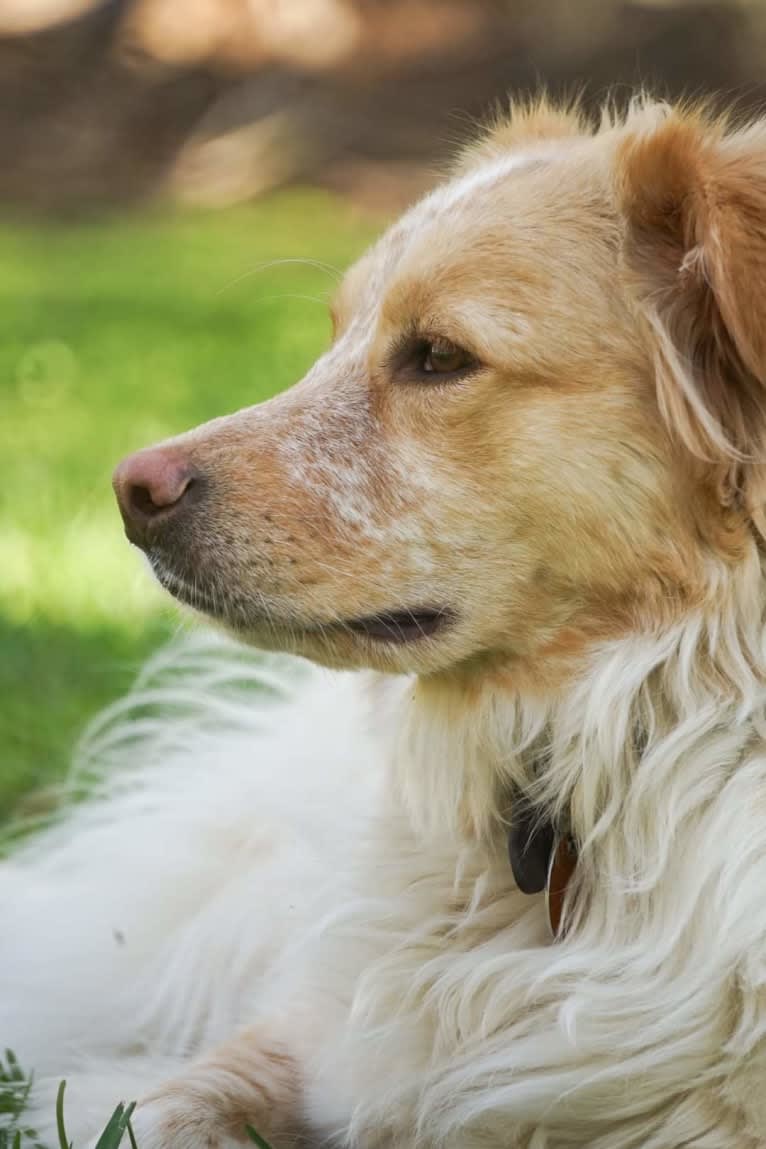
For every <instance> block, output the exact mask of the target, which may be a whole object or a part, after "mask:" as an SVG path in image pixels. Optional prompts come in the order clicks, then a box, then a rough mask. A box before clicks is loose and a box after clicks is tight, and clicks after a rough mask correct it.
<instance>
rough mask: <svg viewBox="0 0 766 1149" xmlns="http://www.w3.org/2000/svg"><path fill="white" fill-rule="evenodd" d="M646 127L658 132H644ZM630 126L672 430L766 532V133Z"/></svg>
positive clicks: (642, 286)
mask: <svg viewBox="0 0 766 1149" xmlns="http://www.w3.org/2000/svg"><path fill="white" fill-rule="evenodd" d="M647 120H648V121H649V122H647ZM633 123H634V129H631V122H630V119H629V121H628V124H627V126H626V129H625V136H624V138H623V141H622V143H621V145H620V147H619V151H618V156H617V177H618V194H619V199H620V204H621V208H622V211H623V213H624V222H625V248H624V254H625V262H626V268H627V272H628V275H629V276H630V277H631V279H632V281H633V285H634V287H635V289H636V290H637V292H638V294H639V298H640V300H641V307H642V309H643V312H644V314H645V316H646V319H647V321H648V323H649V324H650V326H651V328H652V329H653V334H652V338H653V342H654V345H655V347H656V348H657V384H658V394H659V400H660V405H661V407H662V410H663V414H664V416H665V418H666V419H667V421H668V423H669V425H670V427H671V429H672V431H673V432H674V433H675V434H676V435H677V437H678V438H680V439H681V440H682V441H683V442H684V443H685V444H686V446H687V447H688V448H689V449H690V450H691V451H692V452H693V453H694V454H695V455H696V456H697V457H698V458H701V459H704V460H707V461H709V462H710V463H712V464H714V465H715V466H716V467H717V481H718V487H719V490H720V494H721V497H722V498H723V500H724V501H725V502H729V503H731V502H733V501H735V500H736V501H739V502H742V503H743V504H744V506H745V507H746V508H747V510H748V511H749V513H750V514H751V515H752V516H753V518H755V519H756V521H757V522H758V525H759V528H760V529H761V530H763V508H764V503H766V490H765V489H764V487H765V486H766V484H765V482H764V480H765V479H766V467H764V464H765V463H766V126H762V125H756V126H752V127H749V128H745V129H741V130H739V131H731V132H729V131H727V130H726V127H725V125H723V124H721V123H716V122H714V121H711V120H709V119H707V118H706V117H705V116H704V115H703V114H693V113H686V114H685V113H682V112H665V111H662V110H660V111H657V110H655V112H654V113H653V115H652V114H651V113H650V112H648V111H647V112H645V113H643V115H642V114H640V113H639V114H638V115H637V116H636V117H635V119H634V121H633Z"/></svg>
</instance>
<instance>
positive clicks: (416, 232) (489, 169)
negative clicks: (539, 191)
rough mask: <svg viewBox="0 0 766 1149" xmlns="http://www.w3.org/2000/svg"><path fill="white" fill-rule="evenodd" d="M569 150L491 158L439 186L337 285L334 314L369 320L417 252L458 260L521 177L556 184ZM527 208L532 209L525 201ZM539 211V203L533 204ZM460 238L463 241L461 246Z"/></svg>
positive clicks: (537, 149)
mask: <svg viewBox="0 0 766 1149" xmlns="http://www.w3.org/2000/svg"><path fill="white" fill-rule="evenodd" d="M571 152H572V144H571V143H570V142H562V143H561V144H546V145H537V146H534V147H531V148H530V149H528V150H526V151H512V152H508V153H506V154H504V155H500V156H493V157H490V158H488V159H486V160H484V161H483V162H481V163H477V164H475V165H474V166H472V167H471V168H470V169H469V170H468V171H464V172H461V173H460V174H458V175H457V176H456V177H454V178H453V179H452V180H449V181H448V182H446V183H444V184H441V185H440V186H438V187H437V188H435V189H434V190H433V191H432V192H430V193H429V194H428V195H427V196H425V198H424V199H422V200H420V202H418V203H417V204H415V205H414V206H413V207H412V208H410V209H409V211H407V212H406V213H405V214H404V215H403V216H402V217H401V218H400V219H399V220H398V221H397V222H396V223H394V224H393V225H392V226H391V227H390V228H389V229H388V231H387V232H386V233H385V234H384V235H383V236H382V237H381V238H380V239H379V240H378V242H377V243H376V244H374V246H373V247H372V248H371V249H370V250H369V251H368V252H367V254H366V255H365V256H364V257H363V258H362V259H361V260H360V261H359V262H358V263H357V264H356V265H354V267H352V268H351V270H350V271H349V273H348V274H347V276H346V278H345V280H344V283H343V285H342V288H341V291H340V294H339V299H338V310H339V311H341V312H343V313H344V314H345V315H346V316H348V317H353V318H354V320H356V321H358V320H360V319H364V320H365V321H367V320H369V319H371V318H372V316H373V314H374V312H375V311H376V310H377V309H378V308H379V306H380V303H381V300H382V298H383V296H384V294H385V291H386V289H387V287H388V286H389V284H390V283H391V282H392V281H393V280H394V279H395V278H396V276H397V273H398V272H399V270H400V269H401V268H402V267H403V266H408V267H409V266H410V265H411V257H412V258H415V261H416V262H417V258H416V257H417V255H418V253H423V254H425V253H428V254H429V255H430V254H432V253H436V254H437V255H443V256H444V257H449V255H450V254H453V255H455V256H459V255H461V254H463V253H464V251H463V249H464V248H465V247H466V246H468V247H469V251H470V246H469V245H470V244H471V243H473V242H474V240H475V238H476V235H477V232H479V231H480V230H481V229H482V228H485V229H487V230H491V229H492V228H493V227H496V226H497V211H498V210H499V205H500V204H503V205H505V204H506V203H507V202H508V200H509V197H511V196H513V192H514V185H518V190H519V192H521V191H522V181H523V180H524V177H525V176H528V175H530V174H533V173H541V172H546V171H547V172H549V173H550V174H551V176H552V177H553V178H552V180H551V186H552V188H555V186H556V185H557V183H558V177H556V176H555V174H554V173H555V169H556V167H557V166H559V164H558V162H559V161H560V160H563V159H565V158H566V157H567V155H569V154H571ZM530 204H531V206H535V205H534V203H533V202H532V201H531V200H530ZM536 210H539V205H536ZM461 238H464V240H465V243H462V244H461Z"/></svg>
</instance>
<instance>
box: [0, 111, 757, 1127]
mask: <svg viewBox="0 0 766 1149" xmlns="http://www.w3.org/2000/svg"><path fill="white" fill-rule="evenodd" d="M332 318H333V326H334V335H333V340H332V345H331V347H330V349H329V350H328V351H327V352H326V353H325V354H324V355H322V357H321V358H320V359H319V361H318V362H317V363H316V365H315V366H314V367H313V368H312V369H311V371H310V372H309V374H308V376H307V377H306V378H305V379H304V380H303V381H302V382H300V383H299V384H298V385H297V386H295V387H294V388H293V389H291V390H290V391H288V392H286V393H285V394H283V395H281V396H279V397H277V398H275V399H272V400H270V401H269V402H267V403H264V404H261V405H259V406H257V407H253V408H250V409H247V410H244V411H241V412H239V413H237V414H234V415H231V416H227V417H223V418H221V419H217V420H214V421H213V422H211V423H208V424H206V425H205V426H202V427H200V428H198V429H196V430H193V431H191V432H189V433H188V434H184V435H181V436H180V437H178V438H175V439H172V440H170V441H168V442H166V443H164V444H161V445H160V446H157V447H153V448H150V449H147V450H144V451H141V452H139V453H138V454H136V455H133V456H131V457H130V458H129V459H127V460H126V461H124V462H123V463H122V464H120V466H119V467H118V469H117V471H116V473H115V489H116V492H117V498H118V501H119V505H120V509H121V512H122V515H123V518H124V521H125V526H126V531H127V534H128V537H129V538H130V539H131V540H132V541H133V542H134V543H135V544H137V545H138V546H139V547H140V548H142V549H143V551H144V552H145V554H146V555H147V557H148V559H149V562H150V563H151V565H152V567H153V569H154V572H155V574H156V576H157V578H158V579H159V581H160V582H161V583H162V584H163V585H164V586H165V587H166V588H167V589H168V590H169V591H170V592H171V594H173V595H175V597H176V598H177V599H179V600H181V601H182V602H183V603H185V604H187V605H189V606H190V607H192V608H194V609H196V610H197V611H201V612H203V613H204V614H206V615H208V616H211V617H212V618H214V619H215V620H217V622H218V623H220V624H223V627H224V628H225V629H226V630H228V631H232V632H234V633H235V635H236V636H238V637H239V638H240V639H243V640H245V643H247V644H250V645H252V646H255V647H258V648H260V649H261V650H262V651H265V652H267V653H264V654H263V655H256V654H247V653H246V652H245V649H244V647H241V646H238V645H236V644H234V643H232V642H231V640H229V639H225V638H221V639H215V640H213V639H210V640H207V639H205V640H198V641H197V643H196V644H192V646H191V647H187V648H183V649H181V650H180V651H178V652H175V653H173V654H171V655H167V656H166V655H162V656H160V662H159V664H158V665H157V664H155V665H154V666H153V667H151V668H150V670H149V671H148V672H147V674H146V675H145V676H144V678H143V679H142V680H141V681H140V682H139V684H138V686H137V688H136V691H135V692H134V693H133V695H132V696H131V698H129V699H128V700H127V702H125V703H123V704H120V705H119V706H118V707H117V710H116V712H113V713H112V714H110V715H108V716H107V718H106V719H104V720H103V721H102V722H101V723H100V724H98V725H97V727H96V728H95V730H94V731H93V732H92V734H91V737H90V740H89V742H88V744H87V746H86V749H85V752H84V767H85V768H87V769H88V770H91V769H92V770H93V771H95V773H96V774H97V775H98V777H99V778H100V781H96V782H94V783H92V787H91V789H92V794H91V797H90V799H89V800H88V801H86V802H85V803H84V804H81V805H79V806H77V807H76V808H75V809H73V810H72V811H71V813H69V814H68V815H67V816H66V818H65V819H64V821H63V823H61V824H58V825H57V826H55V827H53V828H52V829H51V830H49V831H48V832H47V833H45V834H43V835H41V836H39V837H37V838H35V839H33V840H32V841H31V842H29V843H28V844H27V845H26V846H25V847H24V848H22V849H20V850H19V851H18V852H17V854H16V855H15V856H14V857H13V858H12V859H11V860H10V861H9V862H7V863H6V864H5V866H4V867H3V869H2V870H0V896H1V897H2V904H3V922H4V924H3V930H2V939H1V940H0V954H1V955H2V957H1V958H0V969H2V971H3V978H2V988H1V989H0V1039H1V1040H2V1042H3V1043H4V1044H5V1045H8V1046H11V1047H12V1048H13V1049H14V1050H15V1051H16V1053H17V1055H18V1057H19V1059H20V1060H21V1062H22V1064H24V1065H27V1066H29V1067H30V1068H31V1069H33V1070H34V1072H35V1081H34V1087H33V1090H32V1093H31V1095H30V1110H29V1114H28V1120H29V1124H30V1125H34V1127H35V1128H36V1129H37V1130H38V1133H39V1135H40V1137H42V1138H45V1137H46V1136H50V1135H51V1124H52V1116H53V1093H54V1091H55V1086H56V1084H57V1083H58V1080H59V1078H61V1077H66V1078H67V1082H68V1085H67V1104H68V1120H69V1126H70V1134H72V1135H74V1138H75V1143H76V1144H77V1145H80V1144H84V1143H85V1141H86V1139H87V1138H93V1137H95V1135H96V1134H97V1133H98V1131H99V1129H100V1128H101V1127H102V1126H103V1123H104V1120H105V1118H106V1117H107V1116H108V1115H109V1113H110V1112H111V1110H112V1108H113V1107H114V1104H115V1103H116V1101H117V1100H118V1099H119V1098H123V1099H125V1100H128V1099H131V1098H134V1097H135V1098H137V1099H138V1107H137V1109H136V1110H135V1113H134V1129H135V1136H136V1139H137V1141H138V1144H139V1146H140V1149H227V1147H231V1146H235V1145H242V1144H245V1143H246V1139H247V1136H248V1134H247V1126H250V1127H251V1128H252V1129H254V1130H256V1132H257V1133H258V1134H259V1135H260V1136H261V1137H263V1138H265V1139H266V1140H267V1141H269V1143H270V1144H272V1145H273V1146H274V1149H283V1147H285V1146H291V1145H296V1144H311V1145H325V1144H326V1145H335V1146H345V1147H347V1149H376V1147H379V1149H400V1147H404V1146H407V1147H408V1149H410V1147H412V1146H416V1145H417V1146H422V1147H423V1149H437V1147H439V1149H522V1147H523V1149H564V1147H567V1149H570V1147H585V1146H587V1147H588V1149H638V1147H639V1146H640V1147H642V1149H650V1147H651V1149H681V1147H682V1146H684V1147H686V1146H688V1147H691V1146H694V1147H695V1149H703V1147H705V1149H713V1147H715V1149H756V1147H762V1146H763V1145H764V1144H766V1093H765V1092H764V1089H763V1083H764V1080H766V895H765V893H764V891H766V741H765V739H766V653H765V650H766V648H765V646H764V635H765V633H766V632H765V630H764V607H765V605H766V582H765V581H764V538H765V537H766V518H765V517H764V507H766V468H765V466H764V462H765V461H766V403H765V402H764V384H766V120H754V121H752V122H749V123H744V124H737V123H735V122H733V121H731V120H727V119H726V118H720V117H716V116H715V115H713V114H711V113H709V112H708V111H706V110H705V109H704V108H700V107H688V106H669V105H666V104H663V103H660V102H657V101H653V100H652V99H650V98H649V97H638V98H636V99H635V100H634V101H633V103H632V104H631V105H630V107H629V108H628V109H627V110H626V111H624V112H621V113H616V112H610V111H609V110H607V111H605V112H604V114H603V116H602V118H601V120H600V121H599V123H598V124H596V125H594V124H589V123H588V122H587V121H586V119H585V118H584V117H583V115H582V114H581V113H580V112H579V111H578V110H577V109H576V108H571V107H557V106H555V105H554V104H551V103H550V102H547V101H545V100H541V101H538V102H536V103H532V104H529V105H527V106H524V107H516V108H515V109H513V110H512V112H511V114H510V115H509V116H503V117H501V118H500V119H499V120H498V121H497V122H496V123H494V124H493V125H492V126H491V127H490V128H489V129H488V130H486V131H485V132H484V133H483V134H482V135H481V137H480V138H479V139H478V140H477V141H476V142H475V143H473V144H472V145H471V146H469V147H468V148H467V149H466V150H465V151H464V152H463V153H462V155H461V156H460V158H459V160H458V162H457V164H456V166H455V168H454V170H453V171H452V172H451V174H450V176H449V178H448V179H447V180H445V182H443V183H442V184H441V185H439V186H437V188H436V189H435V190H434V191H433V192H432V193H431V194H430V195H428V196H427V197H426V198H425V199H424V200H423V201H422V202H421V203H419V204H418V205H416V206H415V207H414V208H412V209H411V210H410V211H409V212H408V213H407V214H406V215H405V216H404V217H403V218H402V219H401V220H400V221H399V222H397V223H396V224H394V226H392V227H391V229H390V230H389V231H388V232H387V234H386V235H384V236H383V238H382V239H381V240H380V241H379V242H378V243H377V244H376V245H375V246H374V247H373V248H372V249H371V251H369V252H368V253H367V254H366V255H365V256H364V257H363V258H362V259H361V260H360V261H359V262H358V263H357V264H356V265H355V266H354V267H353V268H352V269H351V270H350V271H349V272H348V274H347V275H346V277H345V279H344V280H343V283H342V286H341V287H340V290H339V292H338V295H337V297H336V299H335V301H334V303H333V306H332ZM269 652H271V653H269ZM291 656H299V657H297V658H296V657H291ZM509 850H510V858H509ZM562 864H563V869H562ZM557 874H558V875H559V876H558V877H557V876H556V875H557ZM541 875H542V876H541ZM525 889H526V890H528V891H529V892H525Z"/></svg>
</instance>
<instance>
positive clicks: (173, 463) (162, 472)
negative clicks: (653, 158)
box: [112, 447, 197, 546]
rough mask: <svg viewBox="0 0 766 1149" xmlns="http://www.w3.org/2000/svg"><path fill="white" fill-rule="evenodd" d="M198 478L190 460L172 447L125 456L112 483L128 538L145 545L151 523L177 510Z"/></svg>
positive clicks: (164, 518) (154, 448)
mask: <svg viewBox="0 0 766 1149" xmlns="http://www.w3.org/2000/svg"><path fill="white" fill-rule="evenodd" d="M196 478H197V473H196V472H195V470H194V468H193V467H192V466H191V464H190V463H189V462H188V460H186V459H184V458H183V456H182V455H179V454H178V453H177V452H176V451H174V450H173V449H172V448H169V447H150V448H149V449H148V450H146V451H138V452H137V453H136V454H135V455H128V457H127V459H123V460H122V462H121V463H120V464H119V466H118V467H117V469H116V470H115V472H114V476H113V478H112V484H113V486H114V493H115V494H116V496H117V502H118V504H119V508H120V513H121V514H122V518H123V521H124V523H125V530H126V533H127V535H128V538H129V539H130V540H131V541H132V542H134V543H137V544H138V545H139V546H144V545H145V544H146V542H147V540H148V538H149V532H150V530H151V528H152V527H154V526H156V525H158V524H159V522H160V521H164V520H167V519H169V518H170V517H171V516H172V517H175V516H176V515H177V514H178V511H179V509H180V508H181V506H183V503H184V499H185V496H186V495H187V493H188V491H189V490H190V489H191V487H192V486H193V485H194V482H195V480H196Z"/></svg>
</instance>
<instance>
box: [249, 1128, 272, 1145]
mask: <svg viewBox="0 0 766 1149" xmlns="http://www.w3.org/2000/svg"><path fill="white" fill-rule="evenodd" d="M245 1132H246V1133H247V1135H248V1137H249V1138H250V1140H251V1141H252V1142H254V1144H256V1145H257V1146H258V1149H271V1146H270V1145H269V1143H268V1141H267V1140H266V1139H265V1138H264V1137H261V1135H260V1133H256V1131H255V1129H253V1127H252V1125H246V1126H245Z"/></svg>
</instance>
